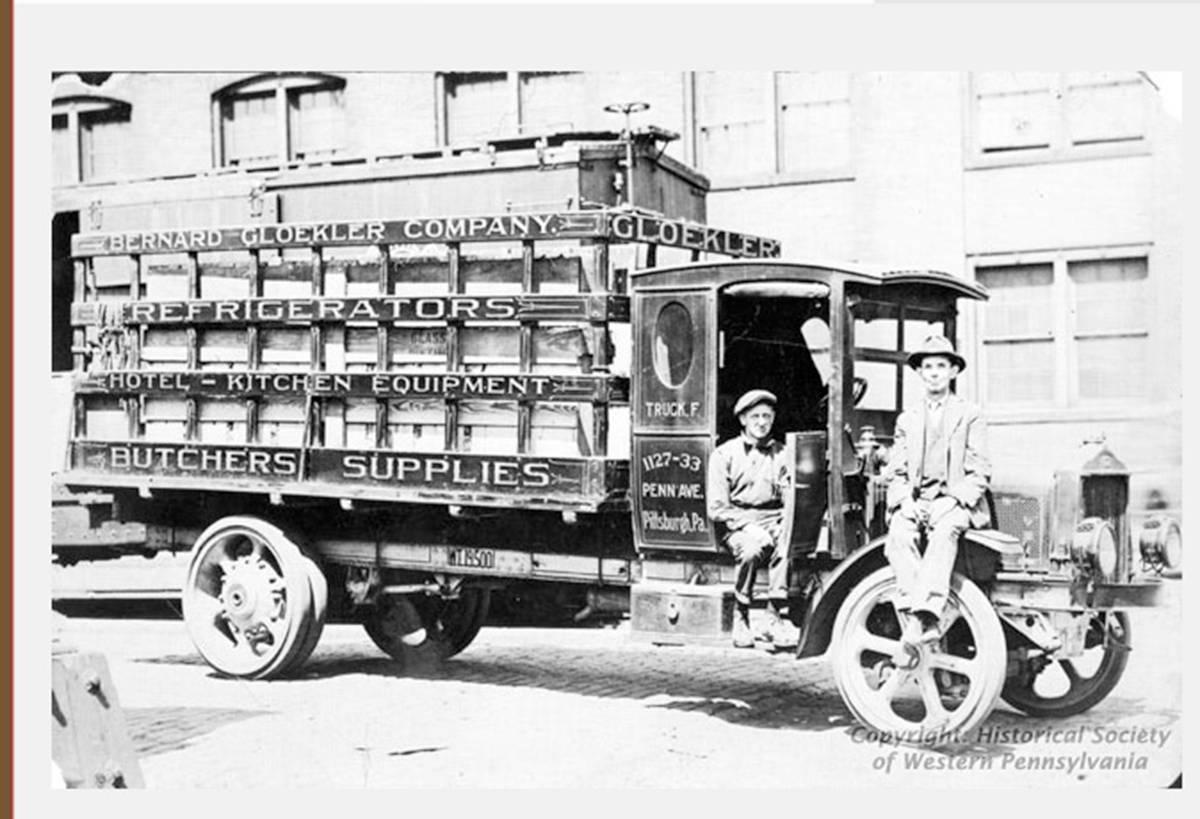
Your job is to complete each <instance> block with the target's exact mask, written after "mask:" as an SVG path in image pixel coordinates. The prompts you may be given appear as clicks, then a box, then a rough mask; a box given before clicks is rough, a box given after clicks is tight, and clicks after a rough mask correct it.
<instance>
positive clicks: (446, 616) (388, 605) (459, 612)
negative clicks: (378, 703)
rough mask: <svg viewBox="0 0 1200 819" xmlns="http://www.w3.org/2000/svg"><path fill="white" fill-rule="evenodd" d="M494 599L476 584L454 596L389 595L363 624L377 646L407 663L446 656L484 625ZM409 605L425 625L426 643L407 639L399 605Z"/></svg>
mask: <svg viewBox="0 0 1200 819" xmlns="http://www.w3.org/2000/svg"><path fill="white" fill-rule="evenodd" d="M490 601H491V592H490V590H488V589H476V588H468V589H463V590H462V592H461V593H460V594H459V596H458V597H457V598H454V599H451V600H441V599H438V598H434V597H423V598H418V599H417V600H408V599H406V598H402V597H397V598H389V599H386V600H383V601H380V602H379V603H378V604H376V606H375V608H374V609H373V610H372V611H371V612H370V613H369V614H368V615H367V619H366V620H364V621H363V627H364V628H365V629H366V632H367V635H368V636H369V637H370V638H371V640H372V642H374V643H375V645H376V646H378V647H379V648H380V649H381V650H382V651H383V652H384V653H385V654H387V655H388V656H389V657H391V658H392V659H393V660H395V661H396V662H398V663H401V664H404V665H405V666H406V667H407V666H411V665H414V663H416V662H420V660H421V659H425V660H428V659H429V658H430V657H432V658H435V659H439V660H440V659H446V658H449V657H453V656H454V655H455V654H458V653H459V652H461V651H463V650H464V649H465V648H466V647H467V646H469V645H470V644H471V642H472V641H473V640H474V639H475V637H476V635H478V634H479V630H480V629H481V628H482V627H483V623H484V621H485V620H486V619H487V614H488V606H489V603H490ZM405 605H409V606H413V607H414V608H415V610H416V614H417V615H418V616H419V617H420V621H421V624H422V626H423V627H424V628H425V632H426V639H425V643H422V644H421V645H419V646H412V645H408V644H406V643H405V642H404V640H403V636H404V631H405V622H406V619H408V618H406V616H405V615H404V614H403V613H402V612H401V611H400V610H399V608H398V607H400V606H405Z"/></svg>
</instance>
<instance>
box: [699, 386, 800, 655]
mask: <svg viewBox="0 0 1200 819" xmlns="http://www.w3.org/2000/svg"><path fill="white" fill-rule="evenodd" d="M775 404H776V398H775V396H774V394H772V393H770V392H768V391H766V390H750V391H749V392H747V393H746V394H745V395H743V396H742V397H741V398H739V399H738V401H737V403H736V404H735V405H734V408H733V414H734V415H736V416H737V419H738V422H739V423H740V424H741V425H742V434H741V435H739V436H738V437H736V438H731V439H730V440H728V441H726V442H725V443H723V444H721V445H720V446H718V447H717V448H716V449H715V450H714V451H713V454H712V458H710V459H709V467H708V516H709V518H711V519H712V521H713V523H714V525H715V526H716V529H717V535H718V537H719V538H720V540H721V543H722V544H724V546H725V547H726V548H727V549H729V551H730V552H731V553H732V554H733V557H734V559H735V560H736V561H737V570H736V572H737V575H736V580H735V583H734V598H735V601H736V616H735V617H734V621H733V645H734V647H736V648H753V647H754V640H755V636H754V635H753V634H752V632H751V630H750V605H751V603H752V602H753V596H754V579H755V575H756V574H757V572H758V569H759V567H760V566H766V567H767V577H768V583H767V617H768V620H767V626H766V628H765V629H764V630H763V632H762V633H761V634H759V635H758V638H759V639H760V640H763V641H764V642H767V643H770V644H772V645H773V646H775V647H781V648H782V647H786V646H794V645H796V640H797V637H798V633H797V631H796V629H795V627H794V626H792V624H791V623H789V622H787V621H786V620H784V619H783V616H782V615H783V612H782V610H783V608H784V607H785V606H786V604H787V596H788V579H787V570H788V544H786V543H783V542H782V539H783V528H784V527H783V499H784V492H785V491H787V490H789V489H790V487H791V485H792V469H791V464H789V463H788V462H787V458H785V457H784V447H783V444H781V443H779V441H776V440H774V439H772V438H771V428H772V426H774V424H775Z"/></svg>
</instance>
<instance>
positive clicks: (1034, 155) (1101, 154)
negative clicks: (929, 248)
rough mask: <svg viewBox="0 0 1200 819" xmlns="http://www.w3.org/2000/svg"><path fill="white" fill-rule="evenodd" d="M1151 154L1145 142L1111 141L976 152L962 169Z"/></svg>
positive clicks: (1013, 166) (969, 156)
mask: <svg viewBox="0 0 1200 819" xmlns="http://www.w3.org/2000/svg"><path fill="white" fill-rule="evenodd" d="M1152 153H1153V150H1152V147H1151V145H1150V143H1149V142H1148V141H1147V140H1145V139H1140V140H1137V141H1136V142H1114V143H1111V144H1106V145H1081V146H1073V147H1070V148H1034V149H1029V150H1024V151H1020V150H1018V151H1003V152H999V153H994V154H986V153H982V152H980V151H978V150H975V151H974V152H972V153H971V154H969V155H968V158H967V161H966V164H965V170H968V171H986V170H992V169H995V168H1015V167H1024V166H1028V165H1054V164H1062V163H1068V162H1090V161H1092V160H1096V159H1124V158H1127V157H1140V156H1150V155H1151V154H1152Z"/></svg>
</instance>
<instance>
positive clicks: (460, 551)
mask: <svg viewBox="0 0 1200 819" xmlns="http://www.w3.org/2000/svg"><path fill="white" fill-rule="evenodd" d="M446 565H447V566H449V567H451V568H455V569H495V568H496V550H495V549H467V548H459V547H450V548H448V549H446Z"/></svg>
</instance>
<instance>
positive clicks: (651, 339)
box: [631, 261, 986, 582]
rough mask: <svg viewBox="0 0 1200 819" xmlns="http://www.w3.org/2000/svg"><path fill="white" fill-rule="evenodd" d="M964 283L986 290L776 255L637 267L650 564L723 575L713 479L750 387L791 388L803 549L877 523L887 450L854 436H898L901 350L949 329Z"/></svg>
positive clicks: (635, 307)
mask: <svg viewBox="0 0 1200 819" xmlns="http://www.w3.org/2000/svg"><path fill="white" fill-rule="evenodd" d="M960 297H966V298H972V299H981V298H985V297H986V293H985V292H984V291H983V289H982V288H980V287H978V286H976V285H973V284H970V283H967V282H964V281H962V280H959V279H956V278H954V277H952V276H949V275H947V274H944V273H939V272H935V271H906V270H899V271H893V270H887V269H883V268H868V267H863V266H825V265H816V264H800V263H786V262H778V261H769V262H759V261H747V262H730V263H714V264H710V265H690V266H687V267H675V268H658V269H651V270H645V271H638V272H637V273H635V274H634V276H633V278H632V299H633V304H632V314H633V321H634V325H635V327H636V328H637V332H636V334H635V337H634V360H635V362H636V374H637V377H635V378H634V379H633V385H632V398H631V401H632V406H633V453H632V454H633V458H632V461H633V463H632V502H633V506H634V532H635V539H636V541H637V545H638V548H639V550H640V551H641V552H642V553H643V554H644V555H645V556H646V557H647V558H648V560H647V564H648V568H647V573H648V576H654V575H655V574H658V575H660V579H663V580H671V579H674V580H683V581H685V582H686V581H688V580H689V578H695V577H696V576H697V573H698V572H699V573H700V574H702V575H704V576H706V577H711V578H713V579H717V578H722V577H724V575H725V574H726V573H727V571H728V567H727V566H726V565H725V563H726V562H727V561H726V560H725V559H724V555H723V554H722V549H721V547H720V545H719V542H718V540H717V533H716V532H715V531H714V530H713V528H712V527H711V526H710V525H709V524H708V521H707V517H706V514H705V496H704V495H705V493H704V478H705V475H706V470H707V464H708V458H709V456H710V454H711V453H712V451H713V449H714V448H715V447H716V446H717V445H718V444H719V443H721V442H722V441H725V440H728V439H729V438H731V437H733V436H735V435H737V434H738V433H739V432H740V429H739V427H738V423H737V419H736V418H735V417H734V415H733V412H732V409H733V405H734V402H735V401H736V400H737V398H738V396H740V395H742V394H743V393H744V392H746V391H747V390H750V389H766V390H770V391H771V392H773V393H774V394H775V395H776V396H777V397H778V399H779V403H778V404H777V406H776V421H775V427H774V436H775V437H777V438H778V439H779V440H781V441H783V442H784V444H785V445H786V448H787V452H788V456H787V457H789V458H790V459H791V461H792V463H793V465H794V475H795V481H794V486H793V488H792V492H791V493H789V494H788V496H787V497H786V498H785V519H786V520H787V521H789V524H790V525H789V527H788V537H789V540H790V546H791V556H792V561H793V563H795V564H797V567H798V568H800V569H803V567H804V564H809V563H811V564H817V563H822V562H825V563H829V562H835V561H838V560H841V559H843V558H845V557H846V556H848V555H850V554H852V553H854V552H856V551H858V550H859V549H861V548H863V547H864V546H866V545H867V543H868V542H869V540H870V538H871V537H872V536H877V535H879V534H881V533H882V531H884V530H885V528H886V525H885V523H884V511H885V510H884V509H883V508H882V493H881V492H880V491H878V490H879V489H880V480H879V476H878V474H877V473H878V469H879V459H878V457H872V453H871V452H869V451H866V450H864V449H862V448H861V447H860V446H859V444H858V442H859V441H860V440H862V439H863V438H864V434H865V435H866V437H867V440H869V441H877V442H880V443H882V444H886V443H887V442H888V441H890V437H891V434H892V431H893V429H894V426H895V422H896V418H897V417H898V415H899V414H900V412H901V411H903V409H904V408H905V406H906V405H911V403H912V402H913V401H914V400H915V399H916V398H918V397H919V396H920V394H921V393H920V383H919V381H918V380H917V378H916V375H915V373H913V372H912V371H911V370H909V369H908V368H907V367H905V366H904V362H905V359H906V353H905V352H904V351H905V349H906V347H907V346H909V345H912V344H915V343H919V342H920V341H921V340H923V339H924V338H925V337H926V336H928V335H930V334H933V333H939V334H949V335H951V336H952V335H953V333H954V329H955V321H956V304H957V299H958V298H960ZM860 450H862V451H860ZM830 509H836V510H840V514H834V515H830V514H828V510H830ZM681 567H682V569H681ZM804 574H805V572H804V571H794V572H793V575H794V576H797V577H803V576H804Z"/></svg>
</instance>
